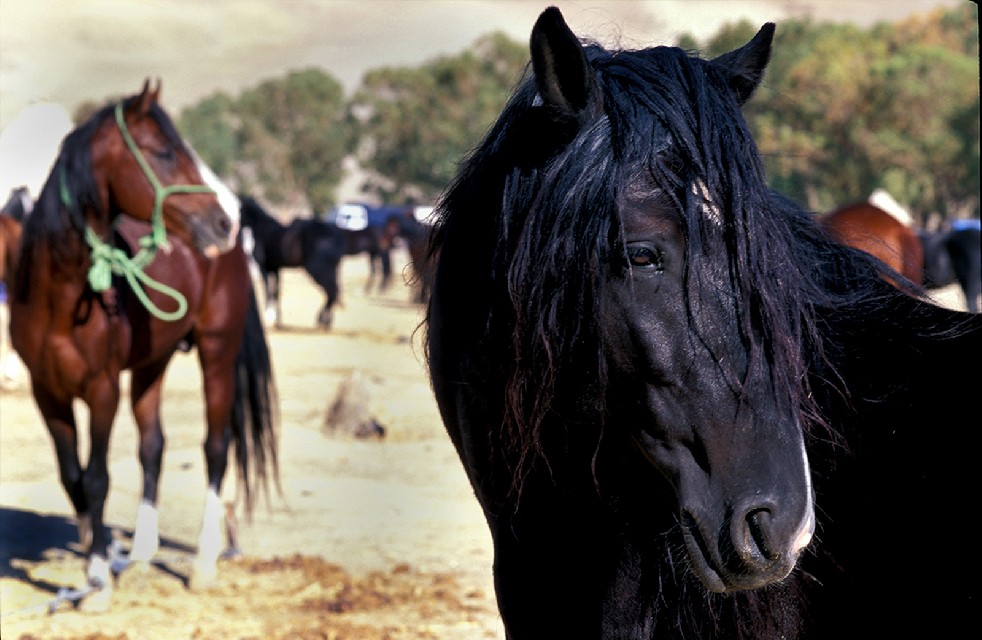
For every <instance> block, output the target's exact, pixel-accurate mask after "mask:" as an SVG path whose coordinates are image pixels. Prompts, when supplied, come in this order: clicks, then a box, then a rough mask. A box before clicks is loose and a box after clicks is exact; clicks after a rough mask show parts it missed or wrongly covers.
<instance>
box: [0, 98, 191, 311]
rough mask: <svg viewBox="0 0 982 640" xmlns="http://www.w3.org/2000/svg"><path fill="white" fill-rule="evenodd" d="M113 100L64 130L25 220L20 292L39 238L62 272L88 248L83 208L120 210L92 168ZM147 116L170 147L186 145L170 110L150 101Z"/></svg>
mask: <svg viewBox="0 0 982 640" xmlns="http://www.w3.org/2000/svg"><path fill="white" fill-rule="evenodd" d="M136 99H137V96H130V97H128V98H126V99H125V100H124V101H123V107H124V109H125V108H128V107H129V106H130V105H131V104H132V103H133V102H134V101H135V100H136ZM117 102H118V101H117ZM117 102H111V103H108V104H106V105H104V106H103V107H101V108H100V109H99V110H97V111H96V112H95V113H94V114H93V115H92V116H90V117H89V118H88V120H86V121H85V122H84V123H83V124H81V125H80V126H78V127H76V128H75V129H74V130H72V131H71V133H69V134H68V135H67V136H65V139H64V140H63V141H62V143H61V147H60V149H59V151H58V156H57V158H55V161H54V164H53V166H52V169H51V173H50V174H49V175H48V178H47V180H46V181H45V183H44V186H43V187H42V189H41V194H40V195H39V196H38V199H37V202H36V203H35V206H34V209H33V211H32V212H31V215H30V216H28V217H27V220H26V221H25V223H24V231H23V240H22V242H21V246H22V252H21V257H20V261H19V265H20V266H19V268H18V269H17V273H18V276H17V278H18V282H19V283H20V286H18V287H17V288H18V289H19V290H20V292H21V293H20V295H21V296H23V295H26V293H27V286H28V284H27V283H29V282H30V278H31V274H30V269H31V265H32V264H33V263H34V251H35V250H36V245H37V244H38V243H44V244H45V245H46V246H47V247H48V250H49V251H50V252H52V258H53V259H52V264H54V265H55V266H56V267H58V268H61V269H62V270H63V271H64V272H66V273H70V272H73V271H77V270H78V269H80V268H81V267H80V264H81V262H82V261H83V259H84V257H85V256H86V255H87V252H88V247H87V245H86V244H85V242H84V240H83V237H84V232H85V215H86V212H87V211H96V212H100V213H105V214H107V215H109V217H115V215H117V214H118V213H119V210H118V209H117V208H116V206H115V203H113V202H111V201H110V202H103V201H102V196H101V195H100V194H99V189H98V185H97V184H96V181H95V176H94V175H93V172H92V141H93V139H94V137H95V134H96V132H97V131H98V130H99V128H100V127H101V126H102V124H103V123H104V122H105V121H106V120H107V119H112V118H113V117H114V112H115V108H116V104H117ZM150 116H151V117H152V118H153V119H154V121H155V122H156V123H157V125H158V126H159V127H160V130H161V132H162V133H163V134H164V136H165V137H166V139H167V141H168V143H169V144H170V145H171V146H172V147H174V148H176V149H185V144H184V141H183V139H182V138H181V135H180V133H178V131H177V128H176V127H175V125H174V123H173V121H172V120H171V119H170V116H169V115H168V114H167V112H166V111H164V110H163V108H162V107H160V105H158V104H157V103H156V102H154V103H152V105H151V108H150ZM110 195H111V194H110Z"/></svg>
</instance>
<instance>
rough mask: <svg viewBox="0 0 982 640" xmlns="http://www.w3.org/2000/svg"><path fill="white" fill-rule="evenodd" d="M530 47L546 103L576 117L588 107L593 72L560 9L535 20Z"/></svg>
mask: <svg viewBox="0 0 982 640" xmlns="http://www.w3.org/2000/svg"><path fill="white" fill-rule="evenodd" d="M529 48H530V49H531V53H532V69H533V71H534V72H535V84H536V87H537V88H538V90H539V95H540V96H541V97H542V101H543V103H544V104H546V105H548V106H550V107H552V108H554V109H556V110H557V111H559V112H560V113H565V114H569V115H573V116H575V115H576V114H578V113H579V112H581V111H582V110H583V109H584V108H586V106H587V105H588V104H589V102H590V96H591V94H592V93H593V87H594V79H593V73H592V71H591V69H590V64H589V63H588V62H587V59H586V55H585V54H584V53H583V47H582V46H581V45H580V41H579V39H577V37H576V36H575V35H574V34H573V32H572V31H571V30H570V28H569V27H568V26H567V25H566V21H565V20H564V19H563V14H562V13H560V11H559V9H557V8H556V7H549V8H547V9H546V10H545V11H543V12H542V14H541V15H540V16H539V19H538V20H536V21H535V26H534V27H532V36H531V38H530V41H529Z"/></svg>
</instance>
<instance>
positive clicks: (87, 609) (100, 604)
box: [78, 585, 113, 613]
mask: <svg viewBox="0 0 982 640" xmlns="http://www.w3.org/2000/svg"><path fill="white" fill-rule="evenodd" d="M112 600H113V587H112V585H103V586H102V587H101V588H100V589H96V590H95V591H93V592H92V593H90V594H89V595H87V596H85V597H84V598H82V599H81V600H79V603H78V610H79V611H81V612H83V613H106V612H108V611H109V610H111V609H112Z"/></svg>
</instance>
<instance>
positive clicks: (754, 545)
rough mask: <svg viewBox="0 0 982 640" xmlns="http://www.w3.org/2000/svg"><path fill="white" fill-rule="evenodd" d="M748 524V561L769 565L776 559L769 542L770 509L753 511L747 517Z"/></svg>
mask: <svg viewBox="0 0 982 640" xmlns="http://www.w3.org/2000/svg"><path fill="white" fill-rule="evenodd" d="M746 523H747V544H746V546H745V549H746V552H747V554H748V556H749V557H748V558H746V559H747V560H750V559H751V558H752V559H753V560H756V561H757V562H760V563H763V564H767V563H769V562H770V561H771V560H773V559H774V552H773V550H772V549H771V544H770V542H769V537H770V536H768V533H767V532H768V530H769V528H770V524H771V512H770V509H766V508H759V509H753V510H752V511H750V512H749V513H747V516H746Z"/></svg>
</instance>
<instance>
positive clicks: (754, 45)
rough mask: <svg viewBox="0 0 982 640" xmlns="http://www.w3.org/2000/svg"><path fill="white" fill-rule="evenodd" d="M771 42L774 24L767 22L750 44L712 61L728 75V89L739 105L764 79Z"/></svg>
mask: <svg viewBox="0 0 982 640" xmlns="http://www.w3.org/2000/svg"><path fill="white" fill-rule="evenodd" d="M773 40H774V23H773V22H768V23H765V24H764V26H762V27H761V28H760V31H758V32H757V35H755V36H754V37H753V39H752V40H751V41H750V42H748V43H747V44H745V45H743V46H742V47H740V48H739V49H736V50H734V51H730V52H729V53H724V54H723V55H721V56H719V57H718V58H714V59H713V61H712V62H713V64H715V65H716V66H718V67H722V68H723V69H725V70H726V72H727V74H729V82H730V88H731V89H733V91H734V92H735V93H736V96H737V100H739V102H740V104H743V103H744V102H746V101H747V100H749V99H750V96H751V95H753V93H754V90H756V89H757V86H758V85H759V84H760V81H761V79H762V78H763V77H764V68H765V67H766V66H767V63H768V62H770V60H771V42H772V41H773Z"/></svg>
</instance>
